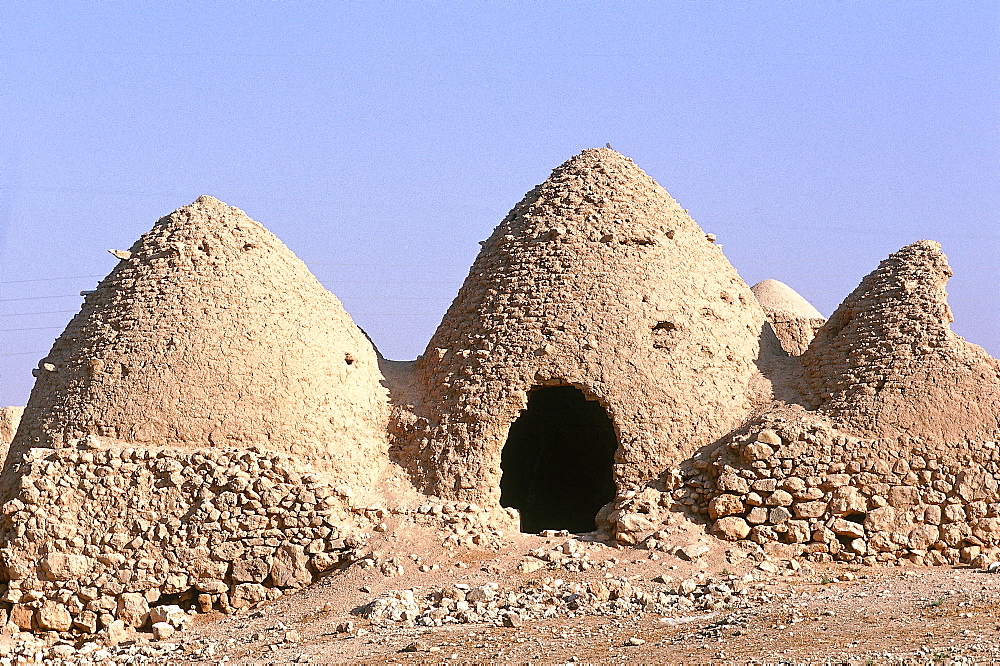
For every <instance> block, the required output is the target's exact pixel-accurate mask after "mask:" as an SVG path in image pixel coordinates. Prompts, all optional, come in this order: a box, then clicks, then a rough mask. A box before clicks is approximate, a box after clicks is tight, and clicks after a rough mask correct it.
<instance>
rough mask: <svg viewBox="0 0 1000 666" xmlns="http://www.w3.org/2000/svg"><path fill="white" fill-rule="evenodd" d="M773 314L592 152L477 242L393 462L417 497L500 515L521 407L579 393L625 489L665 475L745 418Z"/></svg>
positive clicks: (696, 232) (683, 227) (614, 158)
mask: <svg viewBox="0 0 1000 666" xmlns="http://www.w3.org/2000/svg"><path fill="white" fill-rule="evenodd" d="M763 321H764V315H763V311H762V310H761V309H760V306H759V305H758V304H757V302H756V299H755V298H754V297H753V295H752V294H751V293H750V290H749V288H748V287H747V285H746V283H744V282H743V280H742V279H740V277H739V276H738V275H737V273H736V271H735V269H734V268H733V267H732V266H731V265H730V264H729V262H728V261H727V260H726V259H725V257H724V256H723V254H722V251H721V249H720V247H719V246H717V245H715V244H713V242H712V241H711V239H709V238H706V235H705V233H704V232H703V231H702V230H701V229H700V228H699V227H698V225H697V224H695V222H694V221H693V220H692V219H691V218H690V217H689V216H688V215H687V213H686V211H684V210H683V209H682V208H681V207H680V206H679V205H678V204H677V203H676V202H675V201H674V200H673V199H672V198H670V196H669V195H668V194H667V193H666V191H665V190H663V188H662V187H660V186H659V185H657V184H656V182H655V181H653V179H652V178H650V177H649V176H647V175H646V174H645V173H644V172H643V171H642V170H641V169H639V168H638V167H637V166H636V165H635V164H634V163H633V162H632V161H631V160H629V159H628V158H625V157H623V156H622V155H620V154H618V153H616V152H614V151H612V150H608V149H597V150H587V151H584V152H583V153H581V154H580V155H578V156H576V157H574V158H572V159H570V160H569V161H568V162H566V163H565V164H564V165H562V166H561V167H559V168H557V169H556V170H554V171H553V173H552V176H551V177H550V178H549V179H548V180H547V181H545V183H543V184H542V185H540V186H538V187H537V188H535V189H534V190H532V191H531V192H529V193H528V194H527V195H526V197H525V198H524V200H522V201H521V203H519V204H518V205H517V206H516V207H515V208H514V209H513V210H512V211H511V212H510V214H508V216H507V217H506V218H505V219H504V220H503V222H502V223H501V224H500V226H499V227H497V229H496V230H495V231H494V233H493V235H492V236H491V237H490V238H489V239H488V240H487V241H485V242H484V243H483V249H482V251H481V252H480V254H479V256H478V257H477V259H476V261H475V263H474V265H473V267H472V269H471V271H470V272H469V276H468V277H467V279H466V281H465V284H464V285H463V286H462V288H461V290H460V292H459V294H458V296H457V297H456V299H455V301H454V303H453V304H452V305H451V307H450V308H449V310H448V313H447V314H446V315H445V318H444V320H443V321H442V323H441V325H440V327H439V328H438V330H437V332H436V333H435V335H434V337H433V339H432V340H431V342H430V344H429V345H428V347H427V351H426V352H425V353H424V355H423V356H422V357H421V358H420V359H418V361H417V364H416V382H415V386H416V391H415V394H419V395H420V396H422V398H421V397H415V398H414V399H413V400H414V403H413V404H410V405H407V407H408V409H409V410H410V411H408V412H407V411H404V412H403V418H401V419H400V420H399V421H397V423H396V427H397V432H398V433H399V441H401V442H402V444H401V446H400V447H399V448H398V449H397V450H396V452H395V453H396V459H397V460H399V461H400V463H401V464H403V465H404V466H407V467H408V469H409V470H410V472H411V475H412V476H413V477H414V479H415V480H416V482H417V484H418V486H420V487H422V488H424V489H425V490H427V491H430V492H433V493H436V494H440V495H443V496H445V497H457V498H462V499H468V500H474V501H486V502H496V501H497V500H498V494H499V491H498V488H499V480H500V474H501V470H500V453H501V450H502V447H503V445H504V442H505V440H506V436H507V432H508V430H509V427H510V425H511V423H512V422H513V421H514V420H515V419H516V418H517V416H518V414H519V413H520V411H521V410H522V409H524V408H525V406H526V403H527V393H528V391H529V390H530V389H531V388H532V387H533V386H537V385H544V384H558V383H567V384H571V385H573V386H577V387H579V388H581V389H582V390H583V391H584V393H585V394H586V395H587V396H588V397H589V398H591V399H597V400H599V401H600V402H601V404H602V405H603V406H604V407H605V409H606V410H607V412H608V413H609V415H610V416H611V418H612V420H613V421H614V423H615V427H616V429H617V431H618V435H619V449H618V452H617V456H616V461H617V462H616V470H615V473H616V479H617V481H618V483H619V486H620V487H621V486H625V485H628V484H632V483H636V482H638V481H640V480H642V479H645V478H649V477H652V476H655V475H657V474H659V473H660V472H661V471H662V470H663V468H664V467H665V466H668V465H671V464H673V463H675V462H677V461H678V460H680V459H681V458H683V457H684V456H685V455H688V454H689V453H690V452H691V451H693V450H694V449H695V448H697V447H698V446H701V445H704V444H706V443H708V442H711V441H714V440H715V439H717V438H718V437H720V436H722V435H724V434H725V433H727V432H728V431H729V430H731V429H732V428H733V427H734V426H735V425H736V424H737V423H739V422H740V420H741V419H743V418H744V417H745V416H746V415H747V413H748V412H749V411H750V409H751V407H752V406H751V404H750V399H749V398H748V393H749V391H748V383H749V382H750V380H751V377H752V376H753V375H754V373H755V371H756V368H755V365H754V360H755V359H756V358H757V356H758V353H759V339H760V335H761V330H762V326H763Z"/></svg>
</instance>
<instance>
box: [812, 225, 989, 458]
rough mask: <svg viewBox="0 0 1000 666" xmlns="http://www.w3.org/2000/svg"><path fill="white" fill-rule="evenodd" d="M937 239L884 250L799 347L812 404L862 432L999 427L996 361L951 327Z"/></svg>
mask: <svg viewBox="0 0 1000 666" xmlns="http://www.w3.org/2000/svg"><path fill="white" fill-rule="evenodd" d="M951 275H952V272H951V269H950V268H949V267H948V260H947V258H946V257H945V255H944V254H943V253H942V252H941V246H940V245H939V244H938V243H936V242H934V241H927V240H923V241H918V242H916V243H913V244H912V245H907V246H906V247H904V248H903V249H901V250H900V251H898V252H896V253H894V254H892V255H890V256H889V258H888V259H886V260H884V261H883V262H882V263H881V264H879V267H878V268H877V269H876V270H875V271H874V272H872V273H870V274H869V275H868V276H866V277H865V278H864V279H863V280H862V281H861V284H860V285H859V286H858V288H857V289H855V290H854V292H852V293H851V295H850V296H848V297H847V299H846V300H844V302H843V303H842V304H841V305H840V307H838V308H837V311H836V312H834V313H833V315H832V316H831V317H830V320H829V321H828V322H827V323H826V325H824V326H823V327H822V328H821V329H820V330H819V332H818V333H817V334H816V338H815V339H814V340H813V342H812V344H811V345H810V346H809V349H808V350H807V351H806V352H805V353H804V354H803V355H802V364H803V366H805V368H806V371H807V377H808V390H809V392H810V394H811V396H812V399H813V406H814V407H818V408H819V409H821V410H822V411H824V412H828V413H830V414H831V415H832V416H834V417H836V418H838V419H839V420H841V421H843V422H845V423H847V424H849V425H851V426H852V427H854V428H856V429H858V430H860V431H865V432H875V433H877V434H879V435H881V436H895V435H900V434H906V435H911V436H919V437H924V438H934V439H944V440H947V441H952V442H961V441H968V440H972V439H984V438H989V437H995V436H996V434H997V433H998V432H1000V363H998V362H997V360H996V359H994V358H992V357H991V356H989V355H988V354H987V353H986V352H985V351H984V350H983V349H982V348H981V347H979V346H977V345H974V344H970V343H968V342H966V341H965V340H964V339H962V338H960V337H959V336H957V335H955V334H954V333H952V332H951V329H950V328H949V324H950V323H951V322H952V315H951V309H950V308H949V307H948V303H947V294H946V293H945V284H946V283H947V282H948V278H949V277H951Z"/></svg>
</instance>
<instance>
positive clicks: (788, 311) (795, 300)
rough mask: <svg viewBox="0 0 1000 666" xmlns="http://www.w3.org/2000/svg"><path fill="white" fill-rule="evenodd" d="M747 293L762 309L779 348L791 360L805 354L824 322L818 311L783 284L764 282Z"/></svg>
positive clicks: (774, 281) (772, 281)
mask: <svg viewBox="0 0 1000 666" xmlns="http://www.w3.org/2000/svg"><path fill="white" fill-rule="evenodd" d="M750 291H752V292H753V295H754V296H756V297H757V302H759V303H760V305H761V307H762V308H764V314H766V315H767V321H768V322H769V323H770V324H771V328H772V329H773V330H774V334H775V336H776V337H777V338H778V341H779V342H780V343H781V348H782V349H784V350H785V351H786V352H787V353H788V354H789V355H791V356H798V355H800V354H801V353H802V352H804V351H805V350H806V347H808V346H809V343H810V342H811V341H812V339H813V336H814V335H815V334H816V331H817V330H818V329H819V327H820V326H822V325H823V323H824V322H825V321H826V320H825V319H823V315H821V314H820V313H819V310H817V309H816V308H814V307H813V306H812V305H811V304H810V303H809V301H807V300H806V299H804V298H802V296H800V295H799V293H798V292H796V291H795V290H794V289H792V288H791V287H789V286H788V285H787V284H785V283H784V282H779V281H778V280H763V281H761V282H758V283H757V284H755V285H754V286H753V287H751V288H750Z"/></svg>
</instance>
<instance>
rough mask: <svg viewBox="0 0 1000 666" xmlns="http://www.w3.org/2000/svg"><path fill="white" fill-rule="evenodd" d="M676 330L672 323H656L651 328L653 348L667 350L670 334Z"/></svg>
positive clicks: (675, 325)
mask: <svg viewBox="0 0 1000 666" xmlns="http://www.w3.org/2000/svg"><path fill="white" fill-rule="evenodd" d="M676 330H677V324H675V323H674V322H672V321H658V322H656V326H653V348H654V349H669V348H670V340H671V339H672V337H673V336H672V335H671V334H672V333H673V332H674V331H676Z"/></svg>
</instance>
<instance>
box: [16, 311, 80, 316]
mask: <svg viewBox="0 0 1000 666" xmlns="http://www.w3.org/2000/svg"><path fill="white" fill-rule="evenodd" d="M76 312H79V310H48V311H47V312H5V313H2V314H0V317H28V316H31V315H50V314H74V313H76Z"/></svg>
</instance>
